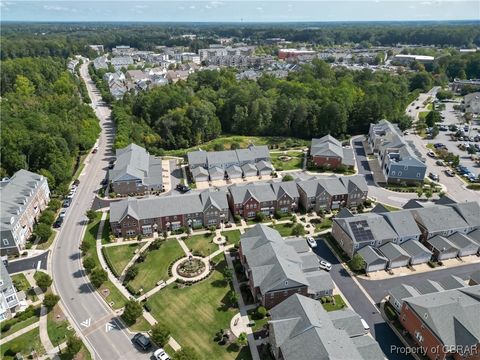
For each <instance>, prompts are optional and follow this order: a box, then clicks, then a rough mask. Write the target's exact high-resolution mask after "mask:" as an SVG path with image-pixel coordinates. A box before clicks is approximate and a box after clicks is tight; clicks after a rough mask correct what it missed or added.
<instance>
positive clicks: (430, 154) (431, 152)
mask: <svg viewBox="0 0 480 360" xmlns="http://www.w3.org/2000/svg"><path fill="white" fill-rule="evenodd" d="M427 155H428V156H430V157H431V158H434V159H435V157H436V155H435V153H434V152H433V151H429V152H427Z"/></svg>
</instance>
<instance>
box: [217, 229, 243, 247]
mask: <svg viewBox="0 0 480 360" xmlns="http://www.w3.org/2000/svg"><path fill="white" fill-rule="evenodd" d="M222 235H223V236H225V239H226V240H227V243H228V244H238V243H239V242H240V236H241V234H240V230H228V231H223V232H222Z"/></svg>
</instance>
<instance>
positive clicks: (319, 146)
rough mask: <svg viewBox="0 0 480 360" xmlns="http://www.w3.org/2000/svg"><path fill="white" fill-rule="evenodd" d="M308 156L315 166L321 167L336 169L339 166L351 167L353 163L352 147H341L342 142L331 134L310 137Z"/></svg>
mask: <svg viewBox="0 0 480 360" xmlns="http://www.w3.org/2000/svg"><path fill="white" fill-rule="evenodd" d="M310 157H311V159H312V162H313V164H315V166H318V167H322V168H323V167H324V168H330V169H336V168H338V167H340V166H345V167H348V168H353V167H354V165H355V160H354V157H353V150H352V148H350V147H343V146H342V143H341V142H340V141H338V140H337V139H335V138H334V137H333V136H331V135H325V136H324V137H322V138H320V139H312V145H311V146H310Z"/></svg>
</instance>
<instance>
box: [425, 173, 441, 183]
mask: <svg viewBox="0 0 480 360" xmlns="http://www.w3.org/2000/svg"><path fill="white" fill-rule="evenodd" d="M428 177H429V178H430V179H432V180H433V181H438V180H439V179H440V178H439V177H438V175H437V174H435V173H432V172H431V173H430V174H428Z"/></svg>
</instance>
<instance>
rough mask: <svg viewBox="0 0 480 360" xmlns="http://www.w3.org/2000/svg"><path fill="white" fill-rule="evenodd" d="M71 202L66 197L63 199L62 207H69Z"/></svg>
mask: <svg viewBox="0 0 480 360" xmlns="http://www.w3.org/2000/svg"><path fill="white" fill-rule="evenodd" d="M71 203H72V201H71V200H70V199H68V198H67V199H65V200H64V201H63V207H64V208H66V207H69V206H70V204H71Z"/></svg>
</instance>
